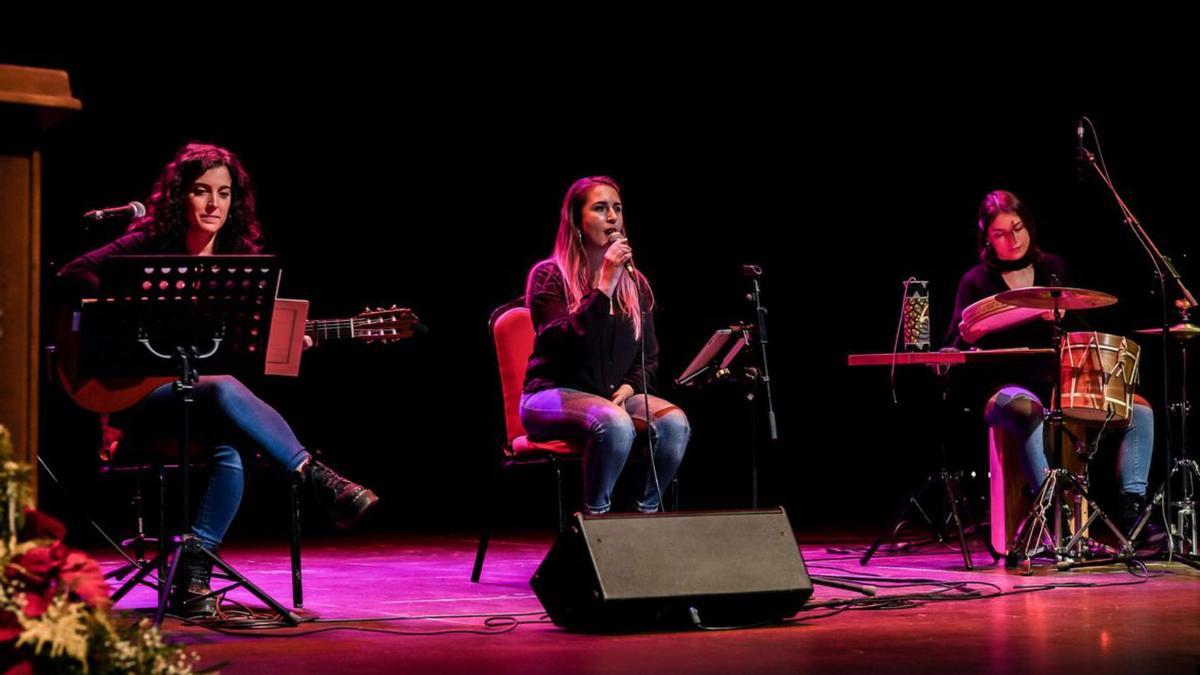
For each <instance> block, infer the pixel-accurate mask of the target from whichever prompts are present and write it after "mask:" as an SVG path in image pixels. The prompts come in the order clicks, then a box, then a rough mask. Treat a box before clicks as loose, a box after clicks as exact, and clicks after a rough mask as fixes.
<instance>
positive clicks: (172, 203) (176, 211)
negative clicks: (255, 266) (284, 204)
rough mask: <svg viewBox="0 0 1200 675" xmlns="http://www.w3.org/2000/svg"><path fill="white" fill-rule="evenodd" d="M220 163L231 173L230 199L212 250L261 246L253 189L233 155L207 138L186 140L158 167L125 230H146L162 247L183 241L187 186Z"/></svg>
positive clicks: (237, 250) (248, 250) (251, 249)
mask: <svg viewBox="0 0 1200 675" xmlns="http://www.w3.org/2000/svg"><path fill="white" fill-rule="evenodd" d="M215 166H224V167H226V168H228V169H229V174H230V176H231V177H232V178H233V194H232V203H231V205H230V207H229V216H228V218H227V219H226V220H225V225H224V226H222V227H221V230H220V231H219V232H218V233H217V239H216V242H215V244H214V248H213V250H214V251H215V252H216V253H258V252H259V251H260V250H262V245H261V240H262V226H261V225H260V224H259V222H258V216H257V215H256V214H255V212H254V188H253V187H252V186H251V184H250V174H248V173H246V169H245V167H243V166H242V162H241V161H240V160H239V159H238V158H237V155H235V154H233V153H232V152H230V151H228V150H226V149H225V148H222V147H219V146H216V145H209V144H207V143H188V144H187V145H185V146H183V147H182V148H180V149H179V152H177V153H175V159H173V160H171V161H170V162H169V163H167V165H166V166H165V167H163V172H162V175H161V176H159V177H158V180H156V181H155V182H154V187H153V188H152V190H151V193H150V198H149V199H148V200H146V215H145V216H143V217H141V218H138V219H137V220H135V221H134V222H133V223H132V224H131V225H130V226H129V230H130V231H133V230H145V231H146V232H148V233H149V234H150V235H151V236H152V237H153V238H154V239H156V240H159V241H160V242H161V243H162V245H163V247H164V248H178V247H182V246H183V242H184V240H185V237H186V235H187V230H188V221H187V212H186V210H185V207H186V200H187V196H188V190H189V189H190V188H191V186H192V183H193V182H195V180H196V179H197V178H199V177H200V176H201V175H203V174H204V172H205V171H208V170H209V169H211V168H213V167H215Z"/></svg>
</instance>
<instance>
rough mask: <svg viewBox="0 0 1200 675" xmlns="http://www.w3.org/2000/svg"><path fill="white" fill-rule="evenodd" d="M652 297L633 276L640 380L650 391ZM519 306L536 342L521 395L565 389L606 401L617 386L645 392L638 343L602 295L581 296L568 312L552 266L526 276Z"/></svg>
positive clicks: (654, 363)
mask: <svg viewBox="0 0 1200 675" xmlns="http://www.w3.org/2000/svg"><path fill="white" fill-rule="evenodd" d="M652 298H653V296H652V295H651V293H650V288H649V286H648V285H647V284H646V282H645V280H644V279H643V278H642V277H641V275H640V274H639V275H638V300H639V303H640V304H641V307H642V333H643V335H644V338H645V344H646V376H647V377H648V378H649V379H650V382H649V387H648V390H649V391H653V390H654V374H655V372H656V371H657V369H658V340H657V339H656V338H655V335H654V316H653V313H652V312H651V311H650V310H649V309H648V308H649V307H650V306H651V304H652V303H653V299H652ZM525 302H526V304H527V305H528V306H529V311H530V317H531V318H532V320H533V327H534V329H535V330H536V331H537V336H536V337H535V338H534V341H533V353H532V354H531V355H530V356H529V367H528V369H527V370H526V372H525V387H524V390H525V393H527V394H531V393H534V392H537V391H542V390H544V389H550V388H555V387H566V388H571V389H578V390H580V391H585V392H588V393H590V394H596V395H597V396H604V397H605V398H609V397H611V396H612V394H613V393H614V392H615V391H616V390H617V388H618V387H620V386H621V385H622V384H628V385H629V386H631V387H633V390H634V391H635V392H642V391H645V390H647V386H646V383H644V382H643V380H642V363H641V342H640V341H639V339H638V338H637V337H635V335H634V330H633V320H632V319H631V318H630V317H628V316H620V312H619V310H618V311H611V310H612V300H610V299H609V297H608V296H607V295H605V294H604V293H603V292H602V291H600V290H597V289H592V290H590V291H588V292H587V293H586V294H584V296H583V298H582V299H581V300H580V302H579V307H578V308H577V309H576V310H575V311H574V312H572V311H570V310H569V309H568V307H569V306H568V303H567V287H566V283H565V282H564V280H563V276H562V272H561V271H560V270H559V268H558V265H557V264H556V263H555V262H554V261H552V260H544V261H542V262H540V263H538V264H537V265H536V266H535V267H534V268H533V270H532V271H531V278H530V282H529V289H528V294H527V295H526V297H525Z"/></svg>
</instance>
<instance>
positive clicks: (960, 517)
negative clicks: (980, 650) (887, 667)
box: [858, 366, 1001, 570]
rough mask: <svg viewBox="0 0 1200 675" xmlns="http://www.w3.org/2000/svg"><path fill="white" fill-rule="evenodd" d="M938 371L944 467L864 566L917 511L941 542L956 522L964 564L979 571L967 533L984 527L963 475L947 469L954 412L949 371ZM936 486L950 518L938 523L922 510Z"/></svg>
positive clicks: (913, 496)
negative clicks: (948, 525)
mask: <svg viewBox="0 0 1200 675" xmlns="http://www.w3.org/2000/svg"><path fill="white" fill-rule="evenodd" d="M936 372H937V378H938V388H939V389H940V390H941V405H940V408H939V415H938V417H939V422H940V424H939V425H938V427H939V428H940V429H941V433H940V434H939V449H940V451H941V452H940V455H941V464H940V466H941V468H940V469H938V471H937V472H935V473H931V474H929V477H928V478H926V479H925V483H924V484H923V485H922V486H921V487H920V488H919V489H918V490H917V491H916V492H914V493H913V494H911V495H909V497H908V500H907V501H905V503H904V506H903V507H901V509H900V511H899V512H898V513H897V514H896V517H895V518H893V519H892V522H891V523H890V524H889V525H888V527H887V528H886V529H884V530H883V532H881V533H880V534H879V537H878V538H876V539H875V542H874V543H872V544H871V546H870V548H868V549H867V552H866V553H865V554H863V557H862V558H861V559H860V560H859V561H858V562H859V564H860V565H866V564H867V563H869V562H870V561H871V558H872V557H873V556H874V555H875V553H876V551H878V550H879V547H880V546H882V545H883V543H884V542H885V541H888V540H889V539H890V540H893V541H894V540H895V539H896V535H897V534H898V533H899V530H900V527H901V526H902V525H903V523H904V522H905V520H906V519H907V518H908V515H909V512H910V511H911V510H913V509H915V510H916V512H917V513H918V514H919V515H920V516H921V519H922V520H924V521H925V525H926V526H927V527H928V528H929V531H930V533H931V534H932V535H933V538H934V539H935V540H936V541H937V542H938V543H941V544H945V543H946V542H947V540H948V539H949V537H948V536H947V532H946V530H945V524H946V522H947V521H949V522H950V523H953V525H954V529H955V532H956V534H957V535H958V546H959V550H960V551H962V558H963V565H964V566H965V567H966V568H967V569H968V570H973V569H975V563H974V561H973V560H972V558H971V549H970V547H969V546H968V545H967V530H968V528H970V529H971V530H972V531H973V532H977V533H979V532H982V528H980V527H979V521H978V520H977V519H976V518H975V513H974V510H973V509H972V508H971V504H970V502H969V501H968V500H967V499H966V497H964V495H963V490H962V485H961V481H962V472H961V471H950V470H949V469H948V468H947V464H948V459H947V457H948V452H947V448H946V434H947V432H946V426H947V425H946V420H947V416H948V412H949V409H950V401H949V382H948V379H949V371H948V370H947V369H944V368H942V367H940V366H939V367H937V369H936ZM935 485H936V486H938V492H941V493H942V495H943V500H944V501H943V504H942V507H943V512H944V513H946V514H947V515H948V518H943V519H941V522H940V523H934V521H933V520H932V519H931V518H930V517H929V515H928V514H927V513H926V512H925V509H923V508H921V497H922V496H923V495H924V494H925V492H926V491H927V490H928V489H929V488H930V487H931V486H935ZM983 539H984V543H985V544H986V546H987V551H988V554H989V555H991V556H992V562H996V561H998V560H1000V558H1001V556H1000V554H999V553H998V552H996V550H995V549H994V548H993V547H992V542H991V540H990V539H989V538H987V537H984V538H983Z"/></svg>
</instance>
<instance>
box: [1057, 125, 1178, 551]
mask: <svg viewBox="0 0 1200 675" xmlns="http://www.w3.org/2000/svg"><path fill="white" fill-rule="evenodd" d="M1081 121H1086V122H1087V123H1088V125H1089V126H1091V127H1092V135H1093V136H1095V133H1096V132H1095V126H1094V125H1092V121H1091V120H1090V119H1088V118H1087V117H1083V118H1082V120H1081ZM1097 147H1098V146H1097ZM1079 159H1080V161H1083V162H1086V163H1087V164H1088V165H1089V166H1091V167H1092V169H1093V170H1094V171H1095V172H1096V175H1097V176H1099V177H1100V180H1101V181H1102V182H1103V183H1104V185H1105V187H1107V188H1108V190H1109V192H1111V193H1112V196H1113V199H1114V200H1115V201H1116V203H1117V207H1118V208H1120V209H1121V215H1122V218H1123V220H1124V221H1125V224H1126V225H1127V226H1129V229H1130V231H1131V232H1133V235H1134V237H1135V238H1136V239H1137V240H1138V243H1139V244H1140V245H1141V246H1142V249H1143V250H1144V251H1145V252H1146V255H1147V256H1148V257H1149V258H1150V263H1151V264H1152V265H1153V266H1154V275H1155V277H1156V278H1157V280H1158V283H1159V289H1160V293H1161V297H1162V359H1163V404H1164V407H1165V408H1166V410H1167V416H1166V419H1165V424H1166V429H1167V453H1166V461H1165V465H1166V468H1167V474H1166V477H1165V478H1164V480H1163V485H1162V487H1161V488H1160V489H1159V490H1158V492H1157V493H1156V494H1155V496H1154V498H1152V499H1151V500H1149V501H1148V503H1147V504H1146V506H1145V508H1144V510H1143V513H1142V515H1141V517H1140V518H1139V519H1138V521H1137V523H1135V525H1134V528H1133V531H1132V532H1131V533H1130V539H1131V540H1134V541H1136V539H1137V536H1138V535H1140V534H1141V532H1142V529H1143V527H1144V526H1145V524H1146V522H1147V521H1148V520H1149V518H1150V515H1151V513H1152V511H1153V508H1154V506H1155V505H1156V504H1159V503H1164V502H1163V500H1165V503H1166V504H1170V505H1172V506H1175V507H1177V508H1179V509H1180V513H1179V526H1180V531H1179V533H1178V534H1179V536H1180V538H1181V540H1180V548H1181V550H1180V551H1179V552H1178V553H1179V554H1180V555H1179V559H1181V560H1182V561H1183V562H1186V563H1187V564H1189V565H1191V566H1193V567H1198V566H1200V556H1198V555H1197V553H1200V551H1198V550H1197V546H1200V544H1198V543H1197V541H1196V534H1197V532H1196V530H1197V523H1196V505H1195V501H1194V494H1193V486H1194V484H1195V483H1196V482H1197V481H1200V467H1197V465H1196V462H1194V461H1192V460H1190V459H1189V458H1188V450H1187V444H1186V438H1187V436H1186V434H1187V432H1186V428H1187V418H1188V412H1189V411H1188V408H1189V402H1188V401H1187V398H1186V396H1185V397H1183V400H1181V401H1180V402H1179V404H1178V406H1176V405H1174V404H1172V403H1171V386H1170V382H1171V369H1170V367H1169V366H1168V363H1167V358H1168V345H1169V343H1170V338H1171V331H1170V329H1171V320H1170V310H1169V308H1168V305H1167V277H1168V276H1169V277H1170V278H1171V280H1172V281H1173V282H1174V284H1175V287H1176V288H1177V289H1178V292H1179V294H1180V295H1181V296H1182V297H1181V298H1180V299H1179V300H1177V301H1176V302H1175V305H1176V307H1178V308H1179V311H1180V312H1181V314H1182V316H1183V321H1184V322H1185V323H1186V322H1187V321H1188V313H1189V312H1190V311H1191V309H1192V308H1193V307H1196V306H1197V305H1198V304H1200V303H1197V301H1196V296H1195V295H1193V294H1192V292H1191V290H1189V289H1188V287H1187V285H1186V284H1185V283H1184V281H1183V277H1182V276H1181V275H1180V274H1179V271H1178V270H1177V269H1176V268H1175V265H1174V264H1172V262H1171V259H1170V258H1168V257H1167V256H1165V255H1163V253H1162V251H1160V250H1159V249H1158V246H1157V245H1156V244H1155V243H1154V240H1153V239H1152V238H1151V237H1150V235H1149V233H1147V232H1146V229H1145V228H1144V227H1142V223H1141V221H1139V220H1138V218H1137V216H1135V215H1134V213H1133V210H1132V209H1130V208H1129V205H1128V204H1126V203H1125V200H1124V199H1122V198H1121V195H1120V193H1119V192H1118V191H1117V188H1116V186H1115V185H1114V184H1113V182H1112V179H1111V178H1110V177H1109V175H1108V171H1107V169H1106V168H1102V167H1101V166H1100V164H1098V163H1097V162H1096V155H1095V154H1093V153H1092V152H1091V151H1089V150H1088V149H1087V148H1086V147H1085V146H1084V145H1083V139H1082V137H1081V138H1080V144H1079ZM1101 161H1103V158H1102V159H1101ZM1184 349H1185V350H1186V347H1185V348H1184ZM1184 358H1185V359H1186V352H1185V354H1184ZM1184 363H1185V364H1186V361H1185V362H1184ZM1185 375H1186V371H1185ZM1184 387H1185V389H1184V391H1186V382H1185V383H1184ZM1175 410H1178V411H1179V414H1180V422H1181V429H1183V431H1181V443H1180V445H1181V447H1180V452H1179V456H1178V457H1176V453H1175V452H1174V447H1173V446H1174V442H1175V439H1174V434H1173V432H1172V431H1171V413H1172V412H1173V411H1175ZM1181 472H1182V474H1183V492H1184V494H1183V496H1182V498H1181V499H1180V500H1179V501H1178V502H1173V501H1172V499H1171V481H1172V480H1173V479H1174V477H1175V476H1176V475H1177V474H1179V473H1181ZM1185 516H1186V518H1187V519H1188V520H1190V529H1191V534H1192V536H1191V550H1190V551H1185V550H1182V549H1183V548H1184V546H1183V544H1184V541H1183V540H1184V539H1186V538H1187V532H1185V531H1184V526H1185V522H1184V521H1185ZM1167 527H1168V530H1169V528H1170V523H1167ZM1173 548H1174V545H1173V543H1172V552H1174V551H1173Z"/></svg>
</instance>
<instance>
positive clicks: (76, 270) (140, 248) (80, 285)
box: [58, 230, 187, 299]
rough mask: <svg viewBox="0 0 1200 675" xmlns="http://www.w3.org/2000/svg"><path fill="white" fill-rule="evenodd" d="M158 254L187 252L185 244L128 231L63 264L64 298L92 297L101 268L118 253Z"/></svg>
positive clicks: (61, 274)
mask: <svg viewBox="0 0 1200 675" xmlns="http://www.w3.org/2000/svg"><path fill="white" fill-rule="evenodd" d="M157 253H175V254H180V255H183V254H186V253H187V251H185V250H183V249H182V248H181V247H180V248H176V247H172V246H168V245H165V244H164V243H162V242H160V241H155V239H154V238H153V237H152V236H151V235H150V233H148V232H146V231H145V230H134V231H133V232H126V233H125V234H123V235H121V236H120V237H117V238H116V239H114V240H113V241H111V242H109V243H107V244H105V245H104V246H101V247H100V248H98V249H95V250H94V251H88V252H87V253H84V254H83V255H81V256H79V257H78V258H76V259H74V260H72V261H71V262H69V263H67V264H66V265H64V266H63V268H62V269H61V270H59V272H58V280H59V286H60V291H62V292H63V293H64V294H65V295H64V299H77V298H83V297H91V296H94V295H95V294H96V292H97V291H98V290H99V289H100V268H101V266H102V265H104V261H106V260H108V259H109V258H111V257H112V256H114V255H147V254H157Z"/></svg>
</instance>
